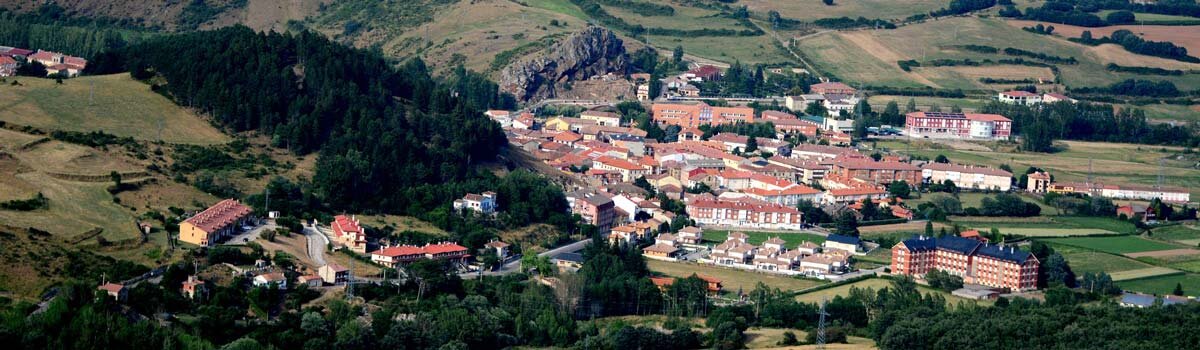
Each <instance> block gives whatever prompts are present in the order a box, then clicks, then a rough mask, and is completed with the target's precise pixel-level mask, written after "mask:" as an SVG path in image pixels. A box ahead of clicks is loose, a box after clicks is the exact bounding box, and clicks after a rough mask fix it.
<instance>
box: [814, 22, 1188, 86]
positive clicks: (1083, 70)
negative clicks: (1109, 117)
mask: <svg viewBox="0 0 1200 350" xmlns="http://www.w3.org/2000/svg"><path fill="white" fill-rule="evenodd" d="M960 45H984V46H991V47H996V48H1000V49H1003V48H1008V47H1012V48H1018V49H1022V50H1027V51H1033V52H1040V53H1046V54H1049V55H1055V56H1062V57H1067V56H1070V57H1074V58H1075V59H1077V60H1078V61H1079V63H1078V64H1074V65H1066V64H1060V65H1058V67H1059V69H1061V79H1062V81H1063V83H1065V85H1066V86H1069V87H1084V86H1100V85H1107V84H1111V83H1113V82H1117V81H1121V80H1124V79H1130V78H1139V79H1150V80H1168V81H1171V82H1174V83H1175V84H1176V85H1178V86H1179V87H1180V88H1181V89H1195V88H1197V87H1200V76H1195V75H1184V76H1178V77H1150V76H1137V75H1134V74H1128V73H1116V72H1110V71H1108V70H1106V69H1105V68H1104V66H1105V65H1106V64H1108V63H1118V64H1122V65H1137V66H1152V67H1162V68H1170V69H1197V68H1200V65H1197V64H1189V63H1183V62H1178V61H1171V60H1165V59H1160V58H1155V57H1148V56H1141V55H1136V54H1132V53H1129V52H1126V51H1124V50H1122V49H1120V48H1118V47H1115V46H1113V47H1109V46H1112V45H1102V46H1098V47H1089V46H1084V45H1079V44H1076V43H1072V42H1069V41H1066V40H1065V39H1062V38H1057V37H1053V36H1045V35H1037V34H1033V33H1030V32H1026V31H1024V30H1021V29H1020V28H1019V27H1017V26H1013V25H1010V24H1008V23H1005V21H1003V20H999V19H993V18H974V17H959V18H950V19H941V20H935V21H929V22H925V23H919V24H913V25H907V26H902V27H900V28H898V29H895V30H873V31H849V32H831V33H825V34H820V35H815V36H812V37H810V38H808V39H805V40H802V41H800V42H799V49H800V51H802V52H804V53H805V55H807V56H808V57H810V58H811V59H812V60H813V64H814V65H816V66H817V68H818V69H819V70H821V71H824V72H829V73H832V74H833V75H835V76H837V77H840V78H841V79H843V80H847V81H851V82H860V83H868V84H873V85H890V86H920V85H926V86H934V87H941V88H961V89H988V90H998V89H1003V88H1007V87H1006V86H990V85H987V84H983V83H981V82H979V80H978V79H979V78H983V77H989V78H1010V79H1012V78H1053V76H1052V75H1051V73H1050V72H1049V71H1048V69H1046V68H1041V67H1028V66H1014V65H1002V66H985V67H963V66H959V67H919V68H914V69H913V70H912V72H904V71H903V70H901V69H900V68H899V66H897V64H896V62H897V61H899V60H917V61H920V62H928V61H930V60H935V59H955V60H962V59H972V60H975V61H981V60H983V59H992V60H993V61H996V60H999V59H1004V58H1013V56H1006V55H1001V54H985V53H978V52H972V51H968V50H963V49H961V48H960V47H958V46H960Z"/></svg>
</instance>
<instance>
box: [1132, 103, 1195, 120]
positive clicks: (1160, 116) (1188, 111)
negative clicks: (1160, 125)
mask: <svg viewBox="0 0 1200 350" xmlns="http://www.w3.org/2000/svg"><path fill="white" fill-rule="evenodd" d="M1122 108H1136V109H1141V110H1143V111H1145V112H1146V119H1152V120H1154V119H1156V120H1180V121H1200V105H1191V106H1184V105H1169V104H1150V105H1141V106H1131V105H1122Z"/></svg>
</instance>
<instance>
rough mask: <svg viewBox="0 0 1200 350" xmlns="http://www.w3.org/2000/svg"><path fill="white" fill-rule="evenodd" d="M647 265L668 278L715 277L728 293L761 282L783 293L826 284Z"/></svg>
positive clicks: (695, 267)
mask: <svg viewBox="0 0 1200 350" xmlns="http://www.w3.org/2000/svg"><path fill="white" fill-rule="evenodd" d="M646 265H648V266H649V267H650V270H651V271H654V272H658V273H661V274H664V275H667V276H673V277H688V276H691V275H692V274H701V275H705V276H710V277H715V278H716V279H719V280H721V284H722V285H723V286H724V287H725V291H726V292H737V290H738V289H739V288H741V290H743V291H747V292H748V291H750V290H752V289H754V286H756V285H758V283H759V282H762V283H763V284H766V285H767V286H768V287H771V288H779V289H780V290H783V291H794V290H802V289H807V288H812V287H814V286H818V285H821V284H824V283H825V282H821V281H814V280H803V279H799V278H792V277H788V276H783V275H777V274H767V273H760V272H754V271H748V270H738V269H732V268H722V267H715V266H710V265H700V264H691V263H677V262H666V261H658V260H646Z"/></svg>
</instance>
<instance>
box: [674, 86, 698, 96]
mask: <svg viewBox="0 0 1200 350" xmlns="http://www.w3.org/2000/svg"><path fill="white" fill-rule="evenodd" d="M676 91H679V95H680V96H684V97H700V88H698V87H696V86H695V85H692V84H684V85H683V86H681V87H679V88H678V89H676Z"/></svg>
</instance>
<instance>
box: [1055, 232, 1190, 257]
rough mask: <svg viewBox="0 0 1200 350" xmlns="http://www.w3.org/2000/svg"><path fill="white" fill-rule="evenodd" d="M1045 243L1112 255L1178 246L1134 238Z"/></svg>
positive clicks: (1087, 238) (1061, 240) (1089, 238)
mask: <svg viewBox="0 0 1200 350" xmlns="http://www.w3.org/2000/svg"><path fill="white" fill-rule="evenodd" d="M1046 241H1047V242H1051V243H1057V244H1064V245H1070V246H1075V247H1080V248H1086V249H1092V250H1098V251H1102V252H1108V253H1113V254H1125V253H1137V252H1149V251H1155V250H1167V249H1176V248H1179V247H1178V246H1175V245H1171V244H1167V243H1162V242H1158V241H1153V240H1149V239H1145V238H1141V237H1135V236H1115V237H1073V238H1051V239H1047V240H1046Z"/></svg>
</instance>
